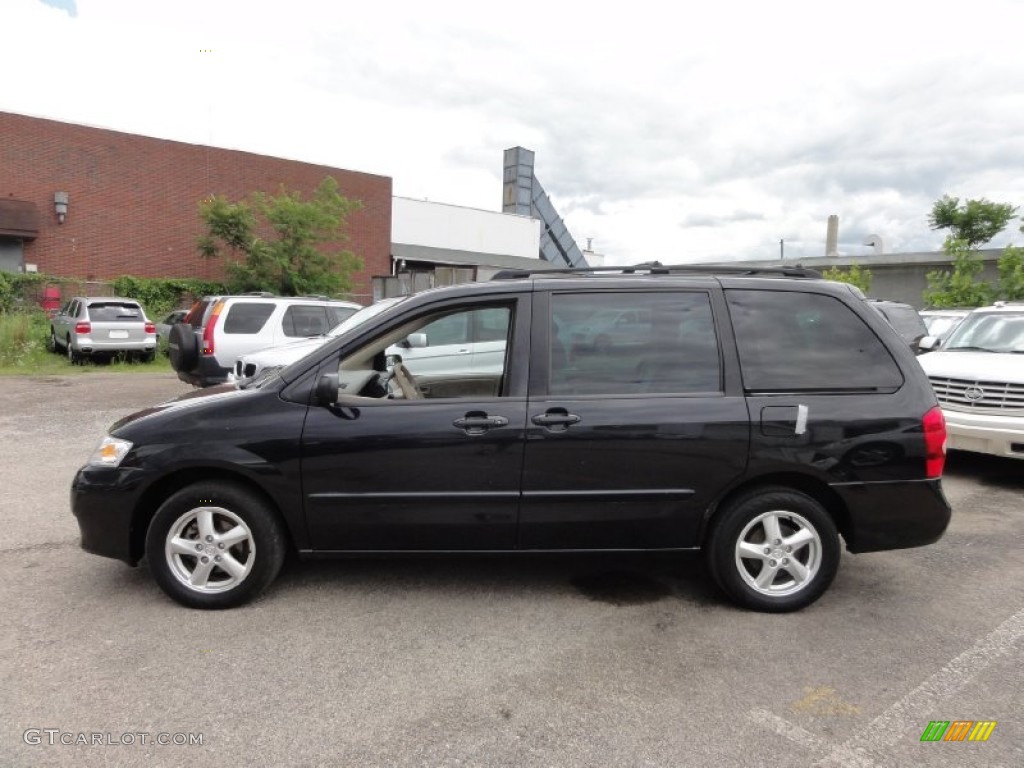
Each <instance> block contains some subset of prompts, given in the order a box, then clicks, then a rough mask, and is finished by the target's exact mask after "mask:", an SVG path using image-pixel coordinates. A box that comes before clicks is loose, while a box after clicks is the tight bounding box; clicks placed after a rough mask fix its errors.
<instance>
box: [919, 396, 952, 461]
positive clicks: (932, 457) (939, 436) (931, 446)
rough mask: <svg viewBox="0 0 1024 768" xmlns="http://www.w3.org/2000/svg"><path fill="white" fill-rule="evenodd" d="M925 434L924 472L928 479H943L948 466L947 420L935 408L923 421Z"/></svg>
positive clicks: (922, 425) (922, 426)
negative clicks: (943, 471)
mask: <svg viewBox="0 0 1024 768" xmlns="http://www.w3.org/2000/svg"><path fill="white" fill-rule="evenodd" d="M921 428H922V431H923V432H924V472H925V475H926V476H927V477H942V468H943V466H945V464H946V419H945V418H944V417H943V415H942V409H941V408H939V406H935V407H934V408H932V409H931V410H930V411H928V413H926V414H925V415H924V417H923V418H922V419H921Z"/></svg>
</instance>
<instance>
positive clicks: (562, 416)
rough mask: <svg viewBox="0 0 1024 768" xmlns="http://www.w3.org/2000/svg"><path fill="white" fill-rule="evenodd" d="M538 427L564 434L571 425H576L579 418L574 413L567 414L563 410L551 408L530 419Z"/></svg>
mask: <svg viewBox="0 0 1024 768" xmlns="http://www.w3.org/2000/svg"><path fill="white" fill-rule="evenodd" d="M530 421H532V422H533V423H534V424H536V425H537V426H538V427H544V428H545V429H547V430H549V431H551V432H565V431H566V430H567V429H568V428H569V427H570V426H572V425H573V424H578V423H579V421H580V417H579V416H577V415H576V414H575V413H569V412H568V411H567V410H565V409H564V408H552V409H551V410H549V411H545V412H544V413H541V414H538V415H536V416H533V417H531V418H530Z"/></svg>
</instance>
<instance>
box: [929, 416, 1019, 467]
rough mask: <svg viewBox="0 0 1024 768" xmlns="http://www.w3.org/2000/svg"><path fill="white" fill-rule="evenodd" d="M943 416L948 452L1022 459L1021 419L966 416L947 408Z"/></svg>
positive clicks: (1014, 417)
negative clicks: (968, 452)
mask: <svg viewBox="0 0 1024 768" xmlns="http://www.w3.org/2000/svg"><path fill="white" fill-rule="evenodd" d="M942 415H943V416H944V417H945V419H946V436H947V437H946V447H947V448H951V449H953V450H956V451H971V452H973V453H987V454H989V455H990V456H1008V457H1010V458H1012V459H1024V416H1004V415H1002V414H989V413H965V412H964V411H954V410H947V409H946V408H943V409H942Z"/></svg>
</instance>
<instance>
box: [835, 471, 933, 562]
mask: <svg viewBox="0 0 1024 768" xmlns="http://www.w3.org/2000/svg"><path fill="white" fill-rule="evenodd" d="M832 489H833V490H834V491H835V492H836V493H838V494H839V496H840V498H841V499H842V501H843V503H844V504H845V505H846V509H847V511H848V512H849V526H848V530H846V531H844V532H843V533H844V538H845V539H846V548H847V549H848V550H850V552H879V551H882V550H886V549H906V548H908V547H921V546H924V545H926V544H932V543H933V542H935V541H938V540H939V539H940V538H941V537H942V534H943V533H945V531H946V528H947V527H948V526H949V520H950V517H951V516H952V510H951V509H950V506H949V502H948V501H946V496H945V494H944V493H943V492H942V483H941V482H940V481H938V480H914V481H907V480H902V481H897V482H878V483H850V484H838V485H833V486H832Z"/></svg>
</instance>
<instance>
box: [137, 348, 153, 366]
mask: <svg viewBox="0 0 1024 768" xmlns="http://www.w3.org/2000/svg"><path fill="white" fill-rule="evenodd" d="M155 359H156V350H155V349H151V350H149V351H148V352H141V353H140V354H139V362H140V363H152V362H153V361H154V360H155Z"/></svg>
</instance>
